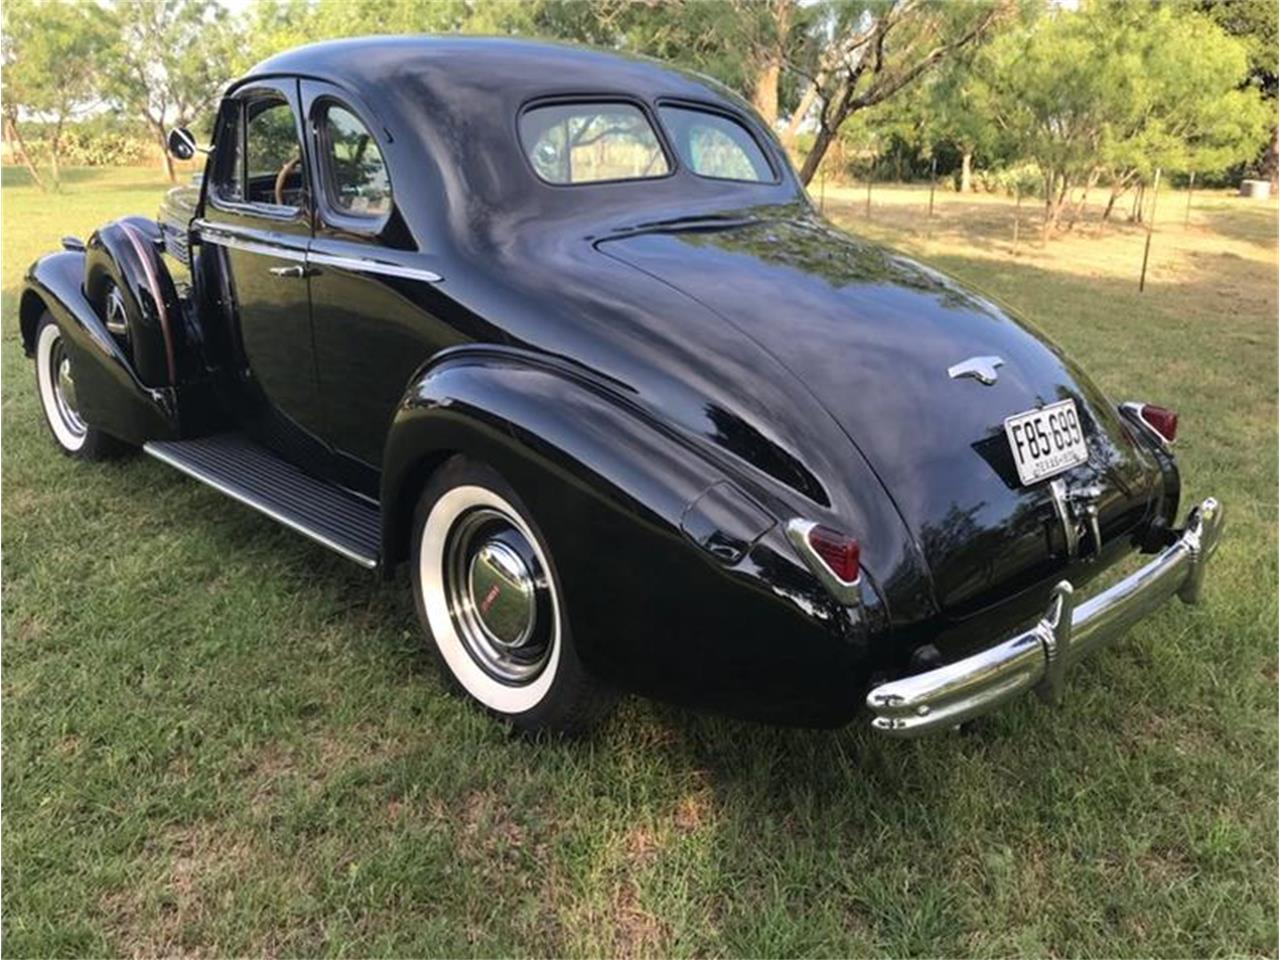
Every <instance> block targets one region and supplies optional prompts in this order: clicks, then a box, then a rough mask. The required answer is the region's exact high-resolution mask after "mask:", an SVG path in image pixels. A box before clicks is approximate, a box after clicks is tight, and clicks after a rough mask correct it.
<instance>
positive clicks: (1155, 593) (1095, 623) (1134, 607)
mask: <svg viewBox="0 0 1280 960" xmlns="http://www.w3.org/2000/svg"><path fill="white" fill-rule="evenodd" d="M1222 527H1223V509H1222V505H1221V504H1220V503H1219V502H1218V501H1217V500H1215V499H1213V498H1212V497H1210V498H1208V499H1206V500H1204V501H1202V502H1201V503H1199V504H1197V505H1196V507H1195V508H1193V509H1192V510H1191V512H1190V513H1189V514H1188V515H1187V525H1186V527H1185V529H1184V530H1183V531H1182V533H1181V534H1180V535H1179V536H1178V538H1177V539H1176V540H1175V541H1174V542H1173V543H1172V544H1170V545H1169V546H1168V547H1166V548H1165V549H1164V550H1162V551H1161V552H1160V553H1159V554H1158V555H1157V556H1156V557H1155V558H1154V559H1153V560H1152V561H1151V562H1150V563H1148V564H1146V565H1145V566H1143V567H1141V568H1139V569H1138V570H1136V571H1134V572H1133V573H1131V574H1130V575H1129V576H1127V577H1125V578H1124V579H1123V580H1121V581H1120V582H1119V583H1116V584H1115V585H1114V586H1112V587H1110V588H1108V589H1106V590H1104V591H1102V592H1101V593H1099V594H1097V595H1096V596H1094V597H1090V598H1089V599H1088V600H1085V601H1083V602H1077V601H1076V597H1075V591H1074V588H1073V587H1072V586H1071V584H1070V583H1069V582H1068V581H1066V580H1063V581H1061V582H1059V583H1058V584H1057V585H1056V586H1055V587H1054V588H1053V594H1052V596H1051V598H1050V600H1049V605H1048V609H1047V611H1046V613H1045V615H1044V617H1042V618H1041V619H1040V620H1039V621H1038V622H1037V623H1036V624H1035V625H1034V626H1033V627H1031V628H1030V629H1028V630H1025V631H1023V632H1022V633H1019V634H1016V635H1015V636H1013V637H1010V638H1009V639H1007V640H1004V641H1002V642H1000V643H997V644H996V645H995V646H992V647H988V648H987V649H985V650H981V651H979V652H978V653H975V654H973V655H972V656H969V657H966V658H964V659H963V660H957V661H956V662H954V663H948V664H946V665H944V666H941V667H937V668H936V669H933V670H928V671H926V672H924V673H919V674H915V675H913V676H909V677H903V678H901V679H899V680H893V681H890V682H889V683H883V684H880V685H879V686H877V687H875V688H873V689H872V690H871V692H870V693H869V694H867V706H869V707H870V708H871V710H872V712H873V713H874V714H875V716H874V717H873V719H872V721H871V725H872V727H874V728H875V729H876V730H879V731H882V732H884V733H886V734H889V735H890V736H897V737H914V736H920V735H922V734H926V733H932V732H935V731H939V730H947V729H951V728H953V727H955V726H956V725H958V724H960V723H963V722H964V721H966V720H970V719H972V718H974V717H977V716H980V715H982V714H984V713H987V712H989V711H991V710H993V709H995V708H996V707H997V706H999V705H1000V704H1002V703H1005V702H1006V701H1008V700H1011V699H1012V698H1013V697H1015V696H1017V695H1019V694H1021V693H1023V692H1024V691H1026V690H1028V689H1034V690H1035V692H1036V693H1037V694H1038V695H1039V696H1040V698H1041V699H1043V700H1045V701H1047V702H1049V703H1051V704H1057V703H1059V702H1061V699H1062V690H1063V685H1064V682H1065V679H1066V672H1067V670H1068V668H1069V667H1070V666H1071V665H1072V664H1074V663H1077V662H1079V661H1080V660H1081V659H1083V658H1084V657H1085V656H1086V655H1087V654H1089V653H1091V652H1092V651H1093V650H1095V649H1097V648H1098V647H1101V646H1104V645H1106V644H1108V643H1111V642H1112V641H1114V640H1115V639H1117V638H1118V637H1119V636H1120V635H1121V634H1123V633H1124V632H1125V631H1126V630H1127V629H1128V628H1129V627H1131V626H1132V625H1133V624H1135V623H1137V622H1138V621H1139V620H1141V619H1142V618H1143V617H1145V616H1147V615H1148V614H1149V613H1151V612H1152V611H1153V610H1155V609H1157V608H1158V607H1160V606H1161V605H1163V604H1164V603H1165V601H1167V600H1168V599H1169V598H1170V597H1171V596H1173V595H1174V594H1175V593H1176V594H1177V595H1178V596H1179V597H1180V598H1181V599H1182V600H1183V602H1185V603H1188V604H1194V603H1198V602H1199V600H1200V596H1201V592H1202V589H1203V585H1204V572H1205V566H1206V564H1207V563H1208V561H1209V559H1210V557H1212V556H1213V553H1214V551H1215V550H1216V549H1217V547H1218V542H1219V540H1220V539H1221V537H1222Z"/></svg>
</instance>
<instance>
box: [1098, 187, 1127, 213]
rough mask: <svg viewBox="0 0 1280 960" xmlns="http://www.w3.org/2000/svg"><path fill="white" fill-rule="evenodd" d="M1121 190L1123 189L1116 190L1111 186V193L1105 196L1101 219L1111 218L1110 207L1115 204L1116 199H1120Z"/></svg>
mask: <svg viewBox="0 0 1280 960" xmlns="http://www.w3.org/2000/svg"><path fill="white" fill-rule="evenodd" d="M1122 192H1123V191H1121V190H1117V189H1116V188H1115V187H1112V188H1111V195H1110V196H1109V197H1107V208H1106V209H1105V210H1103V211H1102V219H1103V220H1110V219H1111V208H1112V207H1114V206H1115V205H1116V201H1117V200H1119V199H1120V194H1121V193H1122Z"/></svg>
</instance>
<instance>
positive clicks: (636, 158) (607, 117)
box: [520, 103, 671, 183]
mask: <svg viewBox="0 0 1280 960" xmlns="http://www.w3.org/2000/svg"><path fill="white" fill-rule="evenodd" d="M520 139H521V141H522V144H523V146H524V151H525V153H526V155H527V156H528V157H529V162H530V163H531V164H533V169H534V171H535V172H536V173H537V174H538V176H539V177H541V178H542V179H543V180H546V181H547V182H548V183H590V182H593V181H600V180H643V179H646V178H649V177H661V176H665V175H666V174H668V173H670V172H671V166H670V164H668V162H667V157H666V154H665V153H663V151H662V146H661V144H659V142H658V135H657V134H656V133H654V131H653V127H652V125H650V123H649V121H648V119H646V117H645V115H644V114H643V113H642V112H641V111H640V110H638V109H637V108H636V107H633V106H631V105H630V104H626V103H570V104H556V105H553V106H545V107H534V108H533V109H532V110H526V111H525V112H524V113H523V114H521V116H520Z"/></svg>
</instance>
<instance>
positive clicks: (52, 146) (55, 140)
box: [49, 118, 62, 190]
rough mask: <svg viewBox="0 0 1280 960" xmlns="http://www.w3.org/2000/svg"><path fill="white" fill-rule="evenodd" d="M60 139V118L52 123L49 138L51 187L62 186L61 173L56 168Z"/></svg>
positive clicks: (57, 187)
mask: <svg viewBox="0 0 1280 960" xmlns="http://www.w3.org/2000/svg"><path fill="white" fill-rule="evenodd" d="M61 141H62V119H61V118H59V119H58V122H57V123H55V124H54V125H53V137H52V138H51V139H50V140H49V179H50V180H52V181H53V189H54V190H57V189H59V188H61V186H62V174H61V171H60V170H59V169H58V150H59V149H60V147H61Z"/></svg>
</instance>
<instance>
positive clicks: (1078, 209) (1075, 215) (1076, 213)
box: [1068, 170, 1102, 230]
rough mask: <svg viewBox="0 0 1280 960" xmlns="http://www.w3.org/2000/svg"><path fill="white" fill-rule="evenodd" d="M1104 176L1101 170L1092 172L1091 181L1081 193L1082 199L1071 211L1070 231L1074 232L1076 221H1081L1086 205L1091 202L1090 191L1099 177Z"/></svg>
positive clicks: (1085, 184)
mask: <svg viewBox="0 0 1280 960" xmlns="http://www.w3.org/2000/svg"><path fill="white" fill-rule="evenodd" d="M1101 175H1102V172H1101V171H1100V170H1090V171H1089V179H1087V180H1086V181H1085V182H1084V189H1083V190H1081V191H1080V199H1079V200H1078V201H1077V202H1076V205H1075V209H1074V210H1072V211H1071V223H1070V224H1069V226H1068V229H1071V230H1074V229H1075V226H1076V221H1077V220H1079V219H1080V217H1081V215H1082V214H1083V213H1084V207H1085V204H1086V203H1088V202H1089V191H1090V190H1092V189H1093V188H1094V187H1095V186H1096V185H1097V183H1098V177H1099V176H1101Z"/></svg>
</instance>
